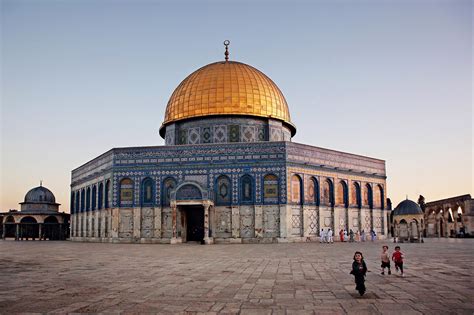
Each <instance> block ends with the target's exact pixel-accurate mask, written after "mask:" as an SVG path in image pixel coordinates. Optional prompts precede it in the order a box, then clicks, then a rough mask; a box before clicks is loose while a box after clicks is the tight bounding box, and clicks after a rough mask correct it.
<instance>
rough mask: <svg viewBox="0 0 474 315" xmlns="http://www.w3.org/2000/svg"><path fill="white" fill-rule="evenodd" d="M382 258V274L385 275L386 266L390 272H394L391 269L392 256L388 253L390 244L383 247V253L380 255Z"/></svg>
mask: <svg viewBox="0 0 474 315" xmlns="http://www.w3.org/2000/svg"><path fill="white" fill-rule="evenodd" d="M380 258H381V260H382V265H381V266H380V267H382V274H383V275H384V274H385V268H388V274H389V275H390V274H392V272H391V271H390V256H389V255H388V246H387V245H384V246H383V247H382V255H381V256H380Z"/></svg>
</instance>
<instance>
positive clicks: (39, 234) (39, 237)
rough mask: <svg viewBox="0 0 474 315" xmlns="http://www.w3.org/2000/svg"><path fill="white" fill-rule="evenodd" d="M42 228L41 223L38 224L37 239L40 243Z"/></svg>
mask: <svg viewBox="0 0 474 315" xmlns="http://www.w3.org/2000/svg"><path fill="white" fill-rule="evenodd" d="M42 227H43V225H42V224H41V223H38V239H39V240H40V241H41V240H42V239H43V235H42V234H41V232H43V231H42V230H43V229H42Z"/></svg>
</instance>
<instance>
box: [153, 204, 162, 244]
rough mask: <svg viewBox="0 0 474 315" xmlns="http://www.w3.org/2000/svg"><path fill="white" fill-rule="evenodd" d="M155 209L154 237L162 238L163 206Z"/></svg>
mask: <svg viewBox="0 0 474 315" xmlns="http://www.w3.org/2000/svg"><path fill="white" fill-rule="evenodd" d="M154 211H155V226H154V227H155V231H154V234H153V237H155V238H161V207H156V208H155V209H154Z"/></svg>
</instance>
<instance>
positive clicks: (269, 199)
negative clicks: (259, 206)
mask: <svg viewBox="0 0 474 315" xmlns="http://www.w3.org/2000/svg"><path fill="white" fill-rule="evenodd" d="M263 203H266V204H271V203H278V177H276V176H275V175H273V174H268V175H265V177H264V178H263Z"/></svg>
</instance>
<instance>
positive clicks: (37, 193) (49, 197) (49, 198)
mask: <svg viewBox="0 0 474 315" xmlns="http://www.w3.org/2000/svg"><path fill="white" fill-rule="evenodd" d="M32 202H34V203H51V204H56V198H55V197H54V194H53V193H52V192H51V190H49V189H48V188H46V187H43V186H38V187H35V188H33V189H31V190H30V191H28V192H27V193H26V195H25V201H24V203H32Z"/></svg>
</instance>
